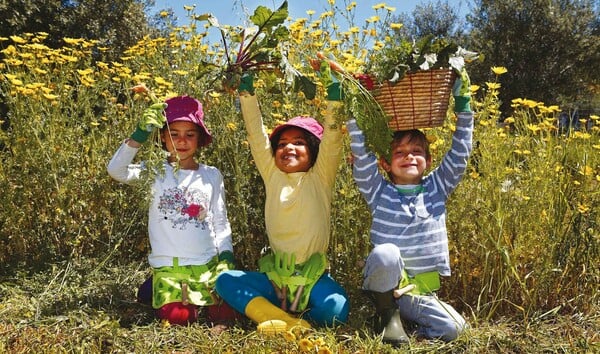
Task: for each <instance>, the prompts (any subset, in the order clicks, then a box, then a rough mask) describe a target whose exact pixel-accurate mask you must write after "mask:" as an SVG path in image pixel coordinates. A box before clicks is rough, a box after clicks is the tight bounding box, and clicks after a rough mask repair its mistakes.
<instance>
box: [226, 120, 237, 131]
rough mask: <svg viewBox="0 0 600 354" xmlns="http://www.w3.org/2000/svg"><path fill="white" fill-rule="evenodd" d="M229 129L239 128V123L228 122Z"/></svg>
mask: <svg viewBox="0 0 600 354" xmlns="http://www.w3.org/2000/svg"><path fill="white" fill-rule="evenodd" d="M227 129H229V130H231V131H232V132H234V131H236V130H237V124H235V123H233V122H229V123H227Z"/></svg>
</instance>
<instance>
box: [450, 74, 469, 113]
mask: <svg viewBox="0 0 600 354" xmlns="http://www.w3.org/2000/svg"><path fill="white" fill-rule="evenodd" d="M470 87H471V79H469V74H467V70H465V68H463V69H462V70H461V71H460V72H459V73H458V78H456V81H455V82H454V86H453V87H452V95H453V96H454V111H455V112H471V88H470Z"/></svg>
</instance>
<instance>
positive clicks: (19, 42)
mask: <svg viewBox="0 0 600 354" xmlns="http://www.w3.org/2000/svg"><path fill="white" fill-rule="evenodd" d="M10 39H12V41H13V42H15V43H17V44H24V43H27V40H26V39H24V38H21V37H19V36H10Z"/></svg>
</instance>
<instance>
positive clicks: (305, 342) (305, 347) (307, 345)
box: [298, 338, 313, 352]
mask: <svg viewBox="0 0 600 354" xmlns="http://www.w3.org/2000/svg"><path fill="white" fill-rule="evenodd" d="M298 348H300V351H303V352H309V351H311V350H312V349H313V343H312V342H311V340H310V339H308V338H302V339H300V341H298Z"/></svg>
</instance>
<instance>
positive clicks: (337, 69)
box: [310, 52, 345, 101]
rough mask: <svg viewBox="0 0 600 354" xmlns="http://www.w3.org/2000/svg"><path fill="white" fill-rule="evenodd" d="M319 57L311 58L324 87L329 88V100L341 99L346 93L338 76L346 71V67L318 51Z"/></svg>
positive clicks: (311, 62)
mask: <svg viewBox="0 0 600 354" xmlns="http://www.w3.org/2000/svg"><path fill="white" fill-rule="evenodd" d="M317 58H318V59H311V61H310V64H311V66H312V68H313V69H314V70H315V71H317V74H318V76H319V80H320V81H321V84H322V85H323V87H325V88H326V89H327V100H329V101H341V100H342V98H343V97H344V95H343V92H342V85H341V83H340V80H339V79H338V76H339V75H340V74H339V73H342V72H344V71H345V70H344V68H343V67H342V66H341V65H340V64H339V63H338V62H336V61H335V60H333V59H328V58H326V57H325V55H323V53H320V52H319V53H317Z"/></svg>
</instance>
